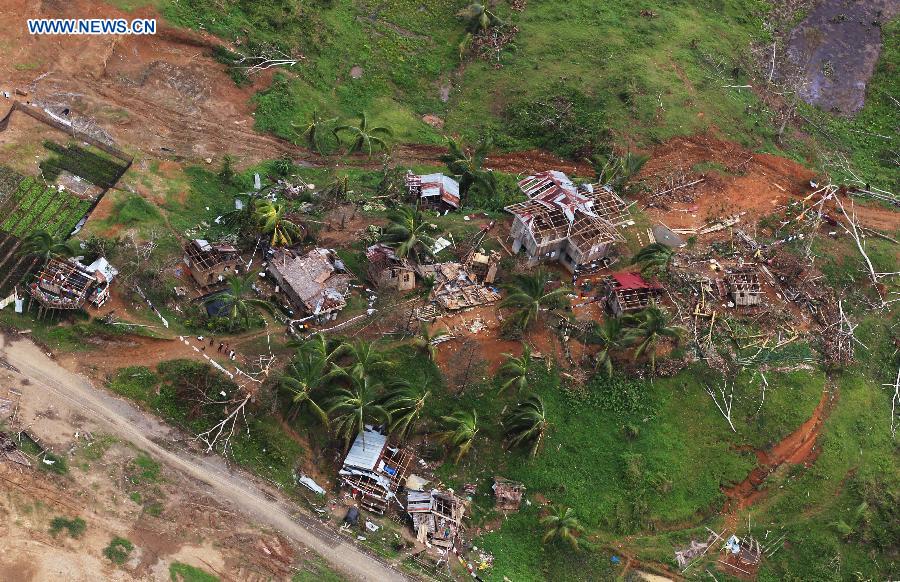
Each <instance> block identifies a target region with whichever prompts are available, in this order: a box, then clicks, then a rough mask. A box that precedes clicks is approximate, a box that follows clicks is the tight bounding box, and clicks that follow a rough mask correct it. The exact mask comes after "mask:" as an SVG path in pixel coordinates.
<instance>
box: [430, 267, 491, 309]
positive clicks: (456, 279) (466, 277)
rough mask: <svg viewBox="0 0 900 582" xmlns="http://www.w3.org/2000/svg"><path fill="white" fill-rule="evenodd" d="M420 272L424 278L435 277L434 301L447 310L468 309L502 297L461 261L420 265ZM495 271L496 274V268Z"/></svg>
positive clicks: (432, 294)
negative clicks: (480, 280)
mask: <svg viewBox="0 0 900 582" xmlns="http://www.w3.org/2000/svg"><path fill="white" fill-rule="evenodd" d="M489 270H490V269H489ZM418 273H419V275H420V276H421V277H422V278H423V279H427V278H433V279H434V287H433V288H432V290H431V298H432V301H434V302H435V303H437V304H438V305H440V306H441V307H442V308H444V309H445V310H447V311H457V310H459V309H467V308H469V307H475V306H476V305H484V304H486V303H493V302H494V301H498V300H499V299H500V294H499V293H497V292H496V291H494V290H492V289H491V288H490V287H487V286H485V285H482V284H481V283H480V282H479V279H478V277H477V275H476V273H475V272H472V271H470V270H469V269H468V268H466V266H465V265H463V264H461V263H456V262H448V263H436V264H434V265H420V266H419V268H418ZM494 273H495V274H496V269H494Z"/></svg>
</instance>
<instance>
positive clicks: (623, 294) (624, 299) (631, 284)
mask: <svg viewBox="0 0 900 582" xmlns="http://www.w3.org/2000/svg"><path fill="white" fill-rule="evenodd" d="M663 291H664V289H663V286H662V285H660V284H659V283H657V282H656V281H647V280H646V279H644V278H643V277H642V276H641V275H640V273H613V274H612V275H610V276H609V277H607V278H606V279H605V280H604V293H605V295H606V298H605V301H606V307H607V308H608V309H609V311H610V313H612V314H613V315H615V316H616V317H619V316H621V315H623V314H625V313H632V312H634V311H640V310H642V309H645V308H646V307H648V306H649V305H650V304H651V303H652V302H653V300H654V299H656V298H657V297H659V296H660V295H662V293H663Z"/></svg>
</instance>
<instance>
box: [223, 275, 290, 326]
mask: <svg viewBox="0 0 900 582" xmlns="http://www.w3.org/2000/svg"><path fill="white" fill-rule="evenodd" d="M255 279H256V276H255V275H254V274H253V273H248V274H247V275H245V276H243V277H241V276H240V275H231V276H230V277H228V279H226V283H227V284H228V287H227V288H226V289H225V291H223V292H222V293H217V294H216V295H213V296H212V297H209V298H207V299H206V304H210V303H215V302H219V301H221V302H222V303H223V304H224V305H223V307H224V309H225V310H226V312H227V314H228V316H227V317H228V318H229V319H231V320H232V321H238V322H243V324H244V325H245V326H248V325H250V316H251V315H252V314H253V312H254V311H255V309H256V308H262V309H265V310H266V311H269V312H270V313H271V312H272V311H274V307H273V305H272V304H271V303H269V302H268V301H266V300H264V299H256V298H255V297H250V294H251V293H252V291H253V281H254V280H255Z"/></svg>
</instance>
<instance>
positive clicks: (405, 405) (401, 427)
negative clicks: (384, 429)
mask: <svg viewBox="0 0 900 582" xmlns="http://www.w3.org/2000/svg"><path fill="white" fill-rule="evenodd" d="M430 396H431V386H430V381H429V380H428V379H426V380H424V381H423V382H421V383H415V384H413V383H410V382H407V381H405V380H404V381H399V382H397V383H395V384H394V386H393V388H392V389H391V390H390V391H389V392H388V393H387V395H386V396H385V398H384V408H385V409H386V410H387V411H388V414H390V417H391V422H390V424H389V425H388V431H389V432H390V433H392V434H396V435H397V436H398V437H399V438H400V439H403V440H405V439H406V438H408V437H409V435H410V434H412V433H413V432H414V431H415V427H416V425H417V424H418V422H419V421H420V420H421V418H422V412H423V411H424V410H425V404H426V402H427V401H428V398H429V397H430Z"/></svg>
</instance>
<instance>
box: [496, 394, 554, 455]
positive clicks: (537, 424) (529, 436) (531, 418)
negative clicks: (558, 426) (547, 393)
mask: <svg viewBox="0 0 900 582" xmlns="http://www.w3.org/2000/svg"><path fill="white" fill-rule="evenodd" d="M503 424H505V425H506V438H507V439H508V442H509V446H510V447H518V446H525V445H527V446H528V447H529V453H530V454H531V456H532V457H533V456H535V455H537V452H538V450H540V448H541V445H542V444H543V443H544V438H545V437H546V436H547V431H548V430H550V422H549V421H548V420H547V414H546V412H545V411H544V401H543V400H541V397H540V396H538V395H537V394H532V395H531V396H529V397H528V398H526V399H525V401H524V402H522V403H520V404H519V405H518V406H516V407H515V408H514V409H513V410H511V411H510V412H509V413H508V414H507V415H506V419H505V420H504V423H503Z"/></svg>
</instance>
